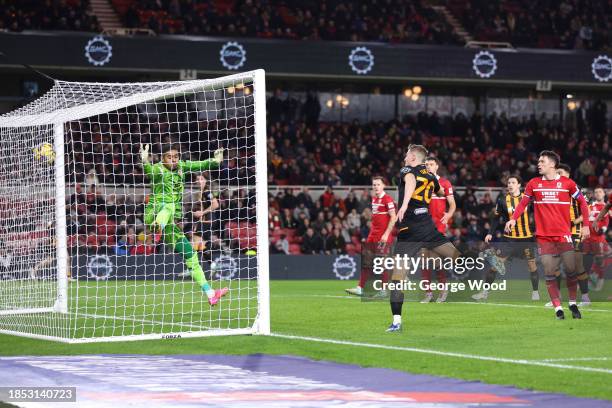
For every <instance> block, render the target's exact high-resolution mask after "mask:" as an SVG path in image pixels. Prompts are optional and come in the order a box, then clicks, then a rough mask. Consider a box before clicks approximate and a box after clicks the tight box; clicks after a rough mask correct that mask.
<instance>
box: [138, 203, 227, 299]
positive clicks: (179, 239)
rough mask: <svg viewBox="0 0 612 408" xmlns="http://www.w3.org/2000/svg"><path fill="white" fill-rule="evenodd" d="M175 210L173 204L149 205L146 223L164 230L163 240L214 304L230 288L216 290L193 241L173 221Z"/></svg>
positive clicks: (156, 228)
mask: <svg viewBox="0 0 612 408" xmlns="http://www.w3.org/2000/svg"><path fill="white" fill-rule="evenodd" d="M175 210H176V208H175V206H174V205H173V204H166V205H163V204H162V205H157V206H147V208H146V209H145V224H147V225H148V226H150V227H151V228H153V229H154V230H158V231H161V232H162V239H163V242H164V243H165V244H166V245H169V246H170V247H172V249H173V250H174V252H176V253H178V254H180V255H181V256H182V258H183V261H184V262H185V265H186V266H187V268H188V269H189V271H190V272H191V277H192V278H193V280H195V281H196V283H197V284H198V286H199V287H200V288H201V289H202V291H204V293H206V296H207V297H208V301H209V303H210V304H211V305H214V304H216V303H217V302H218V301H219V298H221V297H222V296H224V295H225V294H226V293H227V291H228V290H227V288H223V289H219V290H216V291H215V290H213V289H212V287H211V286H210V284H209V283H208V281H207V280H206V277H205V276H204V270H203V269H202V266H201V265H200V259H199V258H198V254H197V253H196V252H195V251H194V250H193V247H192V245H191V243H190V242H189V240H188V239H187V237H186V236H185V234H183V232H182V231H181V229H180V228H179V227H178V226H176V225H175V224H174V223H173V221H174V219H173V218H174V214H175Z"/></svg>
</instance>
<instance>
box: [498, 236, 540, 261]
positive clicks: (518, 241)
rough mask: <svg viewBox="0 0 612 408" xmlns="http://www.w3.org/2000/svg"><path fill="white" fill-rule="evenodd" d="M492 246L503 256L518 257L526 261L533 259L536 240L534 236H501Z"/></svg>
mask: <svg viewBox="0 0 612 408" xmlns="http://www.w3.org/2000/svg"><path fill="white" fill-rule="evenodd" d="M493 246H494V247H495V248H496V249H497V250H498V251H499V255H500V256H502V257H503V258H519V259H525V260H528V261H531V260H534V259H535V257H536V256H535V254H536V242H535V238H534V237H531V238H511V237H502V238H501V239H500V240H498V241H496V242H495V243H494V244H493Z"/></svg>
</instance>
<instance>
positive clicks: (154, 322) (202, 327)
mask: <svg viewBox="0 0 612 408" xmlns="http://www.w3.org/2000/svg"><path fill="white" fill-rule="evenodd" d="M79 316H85V317H93V318H94V319H115V320H124V321H128V322H134V323H148V324H160V325H162V326H183V327H190V328H192V329H200V330H202V329H210V327H207V326H196V325H193V324H188V323H176V322H161V321H157V320H146V319H137V318H132V317H121V316H107V315H98V314H90V313H78V314H75V317H79Z"/></svg>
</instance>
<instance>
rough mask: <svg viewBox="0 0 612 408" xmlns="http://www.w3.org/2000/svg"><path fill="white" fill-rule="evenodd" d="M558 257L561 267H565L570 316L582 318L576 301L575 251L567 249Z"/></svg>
mask: <svg viewBox="0 0 612 408" xmlns="http://www.w3.org/2000/svg"><path fill="white" fill-rule="evenodd" d="M560 258H561V262H562V263H563V267H564V268H565V275H566V283H567V292H568V301H569V309H570V310H571V312H572V317H573V318H574V319H580V318H582V315H581V314H580V311H579V310H578V305H577V303H576V297H577V293H578V274H577V268H576V251H574V249H573V248H572V249H571V250H569V251H565V252H563V253H561V255H560Z"/></svg>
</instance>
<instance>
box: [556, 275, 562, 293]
mask: <svg viewBox="0 0 612 408" xmlns="http://www.w3.org/2000/svg"><path fill="white" fill-rule="evenodd" d="M555 279H556V280H557V287H558V288H559V290H561V275H557V277H556V278H555Z"/></svg>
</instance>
